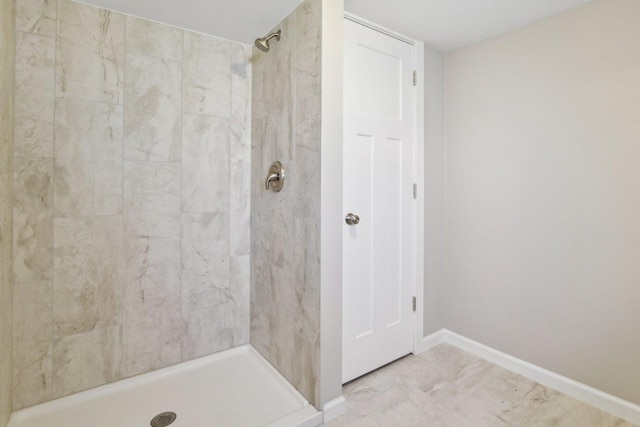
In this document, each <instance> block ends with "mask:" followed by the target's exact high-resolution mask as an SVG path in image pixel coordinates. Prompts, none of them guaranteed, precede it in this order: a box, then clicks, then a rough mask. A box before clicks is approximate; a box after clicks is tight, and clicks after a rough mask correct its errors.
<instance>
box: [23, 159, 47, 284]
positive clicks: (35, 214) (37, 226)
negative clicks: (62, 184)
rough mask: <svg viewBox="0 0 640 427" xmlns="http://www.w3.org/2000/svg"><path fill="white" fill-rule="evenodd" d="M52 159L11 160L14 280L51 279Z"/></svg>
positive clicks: (24, 281) (33, 280)
mask: <svg viewBox="0 0 640 427" xmlns="http://www.w3.org/2000/svg"><path fill="white" fill-rule="evenodd" d="M52 181H53V159H52V158H26V157H16V158H15V161H14V193H15V195H14V205H13V274H14V283H27V282H35V281H41V280H49V279H52V272H53V265H52V253H53V251H52V248H53V241H52V240H53V222H52V208H53V182H52Z"/></svg>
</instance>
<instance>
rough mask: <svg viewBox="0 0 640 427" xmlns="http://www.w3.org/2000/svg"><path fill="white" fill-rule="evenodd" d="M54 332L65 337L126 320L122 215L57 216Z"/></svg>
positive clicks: (55, 225)
mask: <svg viewBox="0 0 640 427" xmlns="http://www.w3.org/2000/svg"><path fill="white" fill-rule="evenodd" d="M53 235H54V264H53V266H54V287H53V306H54V313H53V318H54V335H55V336H56V337H62V336H67V335H74V334H79V333H81V332H88V331H92V330H93V329H96V328H104V327H107V326H120V325H121V320H122V301H121V299H122V277H121V271H120V270H121V265H122V259H121V257H122V217H120V216H98V217H85V218H59V219H56V220H55V221H54V234H53Z"/></svg>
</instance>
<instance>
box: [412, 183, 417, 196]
mask: <svg viewBox="0 0 640 427" xmlns="http://www.w3.org/2000/svg"><path fill="white" fill-rule="evenodd" d="M413 198H414V199H417V198H418V184H413Z"/></svg>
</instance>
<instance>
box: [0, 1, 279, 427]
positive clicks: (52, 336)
mask: <svg viewBox="0 0 640 427" xmlns="http://www.w3.org/2000/svg"><path fill="white" fill-rule="evenodd" d="M16 6H17V9H18V10H17V12H18V16H17V22H18V26H19V28H18V32H17V33H16V32H15V31H14V29H13V28H11V33H12V34H14V35H15V34H17V36H18V37H19V38H20V40H21V42H20V43H18V44H17V47H18V52H17V57H18V60H19V62H20V63H19V64H18V66H17V67H12V68H13V69H14V70H17V71H18V73H19V74H20V78H19V82H18V83H19V84H16V85H15V88H16V90H18V89H17V86H21V87H22V90H23V94H22V95H21V100H22V104H20V105H16V108H17V109H20V108H22V110H21V111H22V112H24V114H23V115H22V116H20V117H23V118H21V119H20V124H21V125H20V126H18V123H16V126H15V128H16V130H17V131H18V133H20V135H21V138H22V141H24V142H23V143H22V144H21V148H20V151H17V152H16V155H15V156H14V155H10V156H9V158H10V159H11V160H13V161H14V162H15V164H16V168H15V171H13V172H11V176H9V183H8V184H9V185H8V187H15V190H16V197H15V203H13V206H11V208H12V209H11V214H13V215H14V216H15V218H16V220H15V221H14V227H15V232H14V233H13V236H14V237H13V238H12V237H11V233H8V235H9V239H10V240H9V243H10V244H11V246H12V248H11V249H12V250H13V251H14V252H15V256H14V257H13V262H12V267H13V270H14V277H15V283H14V285H13V286H14V287H20V291H19V292H18V293H17V294H16V295H15V298H11V299H10V302H13V303H14V308H15V316H16V319H17V320H16V322H15V330H14V331H13V335H14V336H13V340H12V341H13V342H14V343H15V346H14V349H13V350H12V349H11V345H8V346H6V348H8V349H9V351H11V352H13V359H15V368H16V369H15V370H13V375H12V376H13V379H10V380H9V381H7V384H9V383H10V382H11V381H13V382H14V384H15V394H14V398H13V406H14V408H15V409H19V408H22V407H25V406H29V405H33V404H36V403H41V402H44V401H47V400H50V399H51V398H54V397H60V396H64V395H67V394H70V393H74V392H77V391H80V390H84V389H86V388H90V387H94V386H98V385H102V384H105V383H108V382H111V381H115V380H118V379H121V378H123V377H127V376H131V375H135V374H139V373H144V372H147V371H149V370H152V369H157V368H162V367H166V366H169V365H172V364H175V363H178V362H181V361H186V360H190V359H192V358H194V357H200V356H204V355H207V354H210V353H213V352H216V351H220V350H224V349H227V348H229V347H232V346H237V345H242V344H246V343H247V342H248V341H249V306H250V301H249V289H250V279H249V272H250V263H249V238H250V228H249V215H250V211H249V206H250V201H249V194H250V179H251V177H250V171H251V169H250V167H251V151H250V146H251V122H250V120H251V103H250V97H251V85H252V81H251V75H252V74H251V69H252V65H251V63H250V62H251V55H252V53H251V48H250V47H248V46H244V45H240V44H237V43H232V42H229V41H225V40H220V39H215V38H213V37H208V36H204V35H200V34H193V33H190V32H186V31H183V30H181V29H176V28H174V27H169V26H165V25H162V24H158V23H152V22H148V21H144V20H141V19H138V18H134V17H125V16H124V15H122V14H118V13H114V12H110V11H107V10H104V9H98V8H93V7H90V6H86V5H82V4H78V3H75V2H72V1H70V0H16ZM2 29H3V30H4V29H5V27H4V26H3V27H2ZM290 50H291V49H290ZM183 51H184V55H183ZM11 56H12V57H13V55H11ZM183 56H184V58H183ZM183 74H184V76H185V77H184V79H183ZM125 81H126V85H125ZM3 82H4V81H3ZM11 87H14V84H13V81H12V82H11ZM183 101H184V103H185V104H184V105H183ZM3 114H4V113H3ZM54 118H55V119H54ZM3 120H4V116H3ZM183 122H184V123H185V125H184V130H183V125H182V123H183ZM3 123H4V122H3ZM12 129H13V127H12ZM183 140H184V145H183ZM54 141H55V143H54ZM2 149H3V150H4V149H5V147H4V146H2ZM2 153H4V151H2ZM54 165H55V168H54ZM7 170H9V171H11V168H10V167H7V168H4V167H3V168H2V170H1V171H0V172H3V173H4V172H5V171H7ZM2 177H3V175H2V173H0V178H2ZM260 181H262V179H261V180H260ZM2 197H3V200H5V199H6V200H10V198H9V196H7V195H5V194H3V193H2ZM7 205H8V206H9V204H7ZM3 206H4V205H3ZM0 231H2V232H3V234H0V237H2V238H4V236H5V235H6V234H4V230H3V229H2V228H0ZM11 231H13V229H12V230H11ZM12 242H13V243H12ZM3 295H4V293H3ZM4 312H5V311H4V310H3V313H4ZM10 312H12V313H13V311H12V310H10ZM3 348H5V347H4V346H3ZM14 350H15V351H14ZM3 390H4V389H2V390H0V400H1V401H2V402H4V400H6V399H5V397H4V395H3V394H2V392H3ZM2 402H0V403H2ZM1 423H2V420H0V425H1Z"/></svg>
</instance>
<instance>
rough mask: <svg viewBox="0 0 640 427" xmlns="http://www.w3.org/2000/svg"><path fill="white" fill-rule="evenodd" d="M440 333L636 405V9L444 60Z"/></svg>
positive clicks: (639, 97) (609, 9) (601, 3)
mask: <svg viewBox="0 0 640 427" xmlns="http://www.w3.org/2000/svg"><path fill="white" fill-rule="evenodd" d="M446 106H447V125H446V132H447V153H446V159H447V160H446V284H447V291H446V307H445V310H446V327H447V328H449V329H451V330H453V331H455V332H458V333H461V334H463V335H465V336H467V337H470V338H472V339H474V340H477V341H480V342H482V343H484V344H487V345H489V346H491V347H494V348H497V349H499V350H502V351H504V352H506V353H509V354H511V355H514V356H516V357H519V358H522V359H524V360H527V361H529V362H532V363H534V364H536V365H539V366H542V367H544V368H547V369H550V370H552V371H555V372H557V373H560V374H562V375H565V376H568V377H570V378H573V379H575V380H577V381H580V382H583V383H586V384H588V385H591V386H593V387H596V388H598V389H601V390H604V391H605V392H608V393H611V394H613V395H616V396H619V397H621V398H623V399H626V400H629V401H632V402H634V403H637V404H640V387H638V384H640V370H639V369H638V361H639V360H640V335H639V334H638V325H640V310H639V309H638V307H640V286H639V278H640V262H639V260H640V191H639V183H640V166H639V165H640V119H639V118H640V2H639V1H637V0H595V1H593V2H591V3H588V4H587V5H585V6H583V7H581V8H578V9H575V10H572V11H569V12H566V13H564V14H561V15H558V16H555V17H553V18H550V19H547V20H545V21H542V22H539V23H536V24H533V25H531V26H529V27H527V28H524V29H522V30H519V31H515V32H512V33H509V34H506V35H503V36H500V37H498V38H495V39H493V40H489V41H487V42H483V43H479V44H477V45H474V46H470V47H468V48H464V49H461V50H458V51H456V52H453V53H451V54H449V55H448V57H447V82H446Z"/></svg>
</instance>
